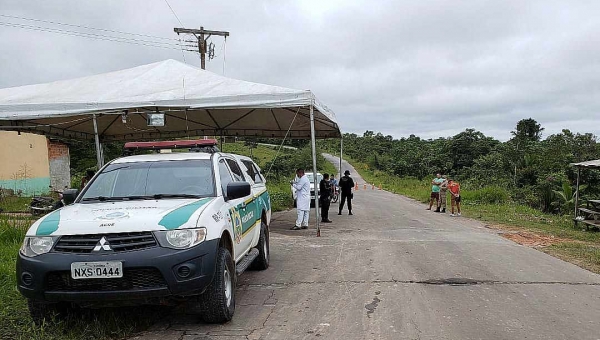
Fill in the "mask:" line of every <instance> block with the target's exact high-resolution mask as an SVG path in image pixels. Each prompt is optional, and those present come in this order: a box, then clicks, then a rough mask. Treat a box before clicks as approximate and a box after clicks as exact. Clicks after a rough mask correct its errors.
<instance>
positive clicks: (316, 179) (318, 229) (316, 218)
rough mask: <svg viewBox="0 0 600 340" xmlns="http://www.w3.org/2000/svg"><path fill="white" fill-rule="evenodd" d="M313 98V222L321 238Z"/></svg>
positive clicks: (311, 99)
mask: <svg viewBox="0 0 600 340" xmlns="http://www.w3.org/2000/svg"><path fill="white" fill-rule="evenodd" d="M314 101H315V99H314V97H313V96H312V95H311V98H310V144H311V148H312V164H313V174H314V176H313V181H314V183H315V220H316V224H317V237H320V236H321V223H320V222H321V220H320V219H319V183H318V181H319V179H318V176H317V139H316V133H315V111H314Z"/></svg>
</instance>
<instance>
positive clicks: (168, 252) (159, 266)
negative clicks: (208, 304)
mask: <svg viewBox="0 0 600 340" xmlns="http://www.w3.org/2000/svg"><path fill="white" fill-rule="evenodd" d="M218 247H219V239H215V240H210V241H204V242H202V243H201V244H199V245H197V246H195V247H193V248H190V249H185V250H174V249H168V248H162V247H159V246H156V247H153V248H148V249H143V250H139V251H135V250H134V251H126V252H120V253H113V252H110V253H108V252H106V253H99V254H69V253H58V252H49V253H47V254H43V255H39V256H36V257H25V256H23V255H22V254H19V257H18V258H17V287H18V289H19V291H20V292H21V294H23V295H24V296H25V297H27V298H29V299H34V300H40V301H56V302H59V301H65V302H106V301H131V300H150V299H153V298H164V297H185V296H191V295H199V294H201V293H202V292H203V291H204V290H205V289H206V287H208V285H210V283H211V282H212V279H213V276H214V272H215V261H216V254H217V250H218ZM95 261H100V262H104V261H120V262H122V264H123V277H122V278H103V279H73V278H71V263H73V262H95Z"/></svg>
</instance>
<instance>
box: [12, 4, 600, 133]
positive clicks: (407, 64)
mask: <svg viewBox="0 0 600 340" xmlns="http://www.w3.org/2000/svg"><path fill="white" fill-rule="evenodd" d="M169 4H170V5H171V6H172V7H173V9H174V10H175V12H176V13H177V15H178V16H179V18H180V19H181V21H182V23H183V25H184V26H185V27H190V28H198V27H199V26H201V25H202V26H204V28H205V29H212V30H227V31H230V32H231V36H230V37H229V38H228V39H227V45H226V63H225V74H226V76H229V77H234V78H238V79H243V80H248V81H254V82H261V83H266V84H271V85H279V86H284V87H291V88H298V89H310V90H312V91H313V92H314V93H315V94H316V96H317V97H318V98H319V99H320V100H321V101H323V102H324V103H325V104H326V105H328V106H329V107H330V108H331V109H333V110H334V111H335V113H336V115H337V117H338V120H339V121H340V125H341V127H342V129H343V130H344V132H355V133H359V134H362V133H363V132H364V131H365V130H367V129H368V130H374V131H380V132H382V133H384V134H391V135H393V136H394V137H402V136H408V135H410V134H415V135H418V136H421V137H424V138H435V137H439V136H451V135H453V134H456V133H458V132H460V131H462V130H464V129H465V128H475V129H478V130H481V131H482V132H484V133H485V134H486V135H491V136H494V137H496V138H499V139H502V140H505V139H507V138H509V137H510V131H511V130H512V129H513V128H514V126H515V125H516V122H517V121H518V120H520V119H522V118H529V117H532V118H534V119H536V120H538V122H540V123H541V124H542V126H543V127H545V128H546V131H545V136H547V135H549V134H552V133H557V132H560V131H561V130H562V129H563V128H568V129H571V130H572V131H575V132H592V133H594V134H596V135H600V16H599V14H600V1H597V0H590V1H584V0H582V1H576V0H569V1H566V0H565V1H552V0H540V1H536V0H527V1H523V0H497V1H478V0H468V1H459V0H452V1H450V0H448V1H440V0H438V1H429V0H419V1H414V0H413V1H400V0H393V1H381V0H377V1H373V0H372V1H366V0H365V1H350V0H302V1H285V0H264V1H260V0H254V1H242V0H240V1H225V0H223V1H198V0H196V1H183V0H169ZM0 14H2V15H11V16H19V17H25V18H33V19H43V20H50V21H56V22H61V23H68V24H74V25H87V26H91V27H95V28H103V29H110V30H120V31H126V32H132V33H139V34H147V35H152V36H159V37H165V38H177V35H176V34H174V33H173V27H179V26H180V25H179V23H178V21H177V19H176V18H175V16H174V15H173V14H172V12H171V11H170V9H169V7H168V6H167V3H166V2H165V1H164V0H143V1H142V0H137V1H133V0H130V1H104V0H103V1H91V0H86V1H81V0H73V1H58V0H56V1H20V0H2V2H1V3H0ZM1 23H13V24H20V25H34V26H40V27H52V28H58V29H63V30H77V31H83V30H81V29H79V28H76V27H65V26H62V27H61V26H54V25H50V24H47V23H43V22H35V21H25V20H19V19H14V18H7V17H0V24H1ZM85 32H90V33H95V34H105V35H115V33H111V32H98V31H85ZM131 38H133V39H140V40H152V41H162V42H168V43H170V41H168V40H158V39H156V38H147V37H139V36H131ZM212 41H213V42H214V44H215V45H216V48H215V50H216V54H217V57H216V58H215V59H214V60H212V61H210V62H208V66H207V68H208V70H210V71H213V72H215V73H218V74H221V73H222V72H223V56H224V53H223V52H224V50H223V39H222V38H214V39H213V40H212ZM0 52H1V53H0V87H12V86H20V85H26V84H34V83H41V82H49V81H54V80H60V79H69V78H74V77H80V76H87V75H92V74H97V73H103V72H108V71H114V70H119V69H124V68H129V67H134V66H137V65H141V64H147V63H152V62H156V61H160V60H164V59H169V58H172V59H177V60H180V61H183V60H184V59H183V58H184V56H185V61H186V62H187V63H190V64H193V65H197V66H199V64H200V60H199V56H198V54H195V53H191V52H185V54H183V53H182V51H180V50H176V49H162V48H155V47H147V46H139V45H132V44H125V43H119V42H111V41H101V40H94V39H90V38H82V37H75V36H68V35H61V34H55V33H49V32H42V31H39V30H37V31H34V30H25V29H21V28H14V27H6V26H0Z"/></svg>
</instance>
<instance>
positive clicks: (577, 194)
mask: <svg viewBox="0 0 600 340" xmlns="http://www.w3.org/2000/svg"><path fill="white" fill-rule="evenodd" d="M580 175H581V167H577V187H576V189H575V217H577V212H578V211H579V176H580Z"/></svg>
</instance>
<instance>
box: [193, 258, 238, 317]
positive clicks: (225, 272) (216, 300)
mask: <svg viewBox="0 0 600 340" xmlns="http://www.w3.org/2000/svg"><path fill="white" fill-rule="evenodd" d="M235 286H236V276H235V265H234V263H233V259H232V258H231V254H230V253H229V250H227V249H225V248H219V250H218V252H217V263H216V266H215V277H214V278H213V281H212V283H211V284H210V286H208V288H206V291H205V292H204V293H203V294H202V296H201V297H200V303H201V304H202V319H203V320H204V321H205V322H208V323H223V322H227V321H229V320H231V318H232V317H233V313H234V312H235Z"/></svg>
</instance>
